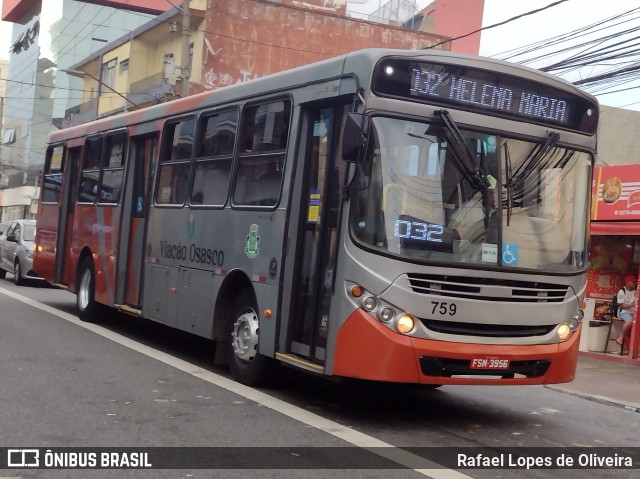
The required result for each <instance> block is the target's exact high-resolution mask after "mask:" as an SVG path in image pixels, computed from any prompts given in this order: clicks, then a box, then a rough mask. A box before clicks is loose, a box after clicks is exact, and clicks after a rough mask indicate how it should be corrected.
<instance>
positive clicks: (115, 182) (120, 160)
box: [98, 133, 127, 204]
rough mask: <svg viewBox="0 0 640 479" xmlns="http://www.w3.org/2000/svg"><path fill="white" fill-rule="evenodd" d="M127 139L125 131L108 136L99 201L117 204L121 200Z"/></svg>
mask: <svg viewBox="0 0 640 479" xmlns="http://www.w3.org/2000/svg"><path fill="white" fill-rule="evenodd" d="M126 141H127V136H126V135H125V134H124V133H118V134H115V135H109V136H107V137H106V142H105V143H106V148H105V156H104V158H103V160H102V183H101V184H100V196H99V198H98V202H99V203H108V204H117V203H118V202H119V201H120V194H121V191H122V181H123V179H124V162H125V144H126Z"/></svg>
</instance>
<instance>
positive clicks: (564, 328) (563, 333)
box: [557, 323, 571, 341]
mask: <svg viewBox="0 0 640 479" xmlns="http://www.w3.org/2000/svg"><path fill="white" fill-rule="evenodd" d="M557 334H558V339H560V341H566V340H567V339H569V336H571V328H570V327H569V325H568V324H567V323H562V324H561V325H560V326H559V327H558V333H557Z"/></svg>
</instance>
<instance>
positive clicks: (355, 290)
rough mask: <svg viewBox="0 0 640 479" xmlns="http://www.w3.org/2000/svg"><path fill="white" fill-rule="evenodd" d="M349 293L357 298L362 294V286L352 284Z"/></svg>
mask: <svg viewBox="0 0 640 479" xmlns="http://www.w3.org/2000/svg"><path fill="white" fill-rule="evenodd" d="M351 295H352V296H353V297H354V298H359V297H360V296H362V287H361V286H359V285H357V284H356V285H354V286H353V287H352V288H351Z"/></svg>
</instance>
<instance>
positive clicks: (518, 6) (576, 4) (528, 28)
mask: <svg viewBox="0 0 640 479" xmlns="http://www.w3.org/2000/svg"><path fill="white" fill-rule="evenodd" d="M414 1H415V3H416V8H417V9H418V10H420V9H422V8H424V7H425V6H427V5H428V4H429V3H431V0H414ZM556 1H557V0H485V2H484V3H485V8H484V15H483V21H482V25H483V27H484V28H486V27H487V26H490V25H493V24H496V23H499V22H502V21H505V20H508V19H510V18H512V17H515V16H517V15H520V14H523V13H526V12H530V11H532V10H535V9H538V8H542V7H545V6H547V5H550V4H552V3H555V2H556ZM385 3H386V1H385V0H355V1H352V0H349V2H348V7H347V8H348V10H349V11H350V12H352V13H354V14H358V13H359V14H361V15H364V14H367V13H371V12H373V11H375V10H377V9H378V8H379V7H380V6H383V5H385ZM1 4H2V0H0V5H1ZM638 6H640V2H638V0H610V1H608V2H602V0H566V1H565V2H564V3H561V4H559V5H556V6H554V7H551V8H549V9H547V10H544V11H541V12H538V13H535V14H532V15H529V16H525V17H523V18H520V19H517V20H514V21H511V22H509V23H507V24H505V25H501V26H498V27H495V28H491V29H487V30H484V31H483V32H482V34H481V41H480V54H481V55H485V56H494V57H498V58H501V56H500V55H499V54H500V53H503V52H504V51H505V50H506V49H511V48H516V47H519V46H525V45H528V44H531V43H533V42H536V41H541V40H544V39H547V38H550V37H552V36H555V35H558V34H562V33H568V32H570V31H573V30H575V29H577V28H580V27H583V26H586V25H589V24H592V23H595V22H598V21H601V20H603V19H605V18H608V17H611V16H613V15H615V14H617V13H622V12H625V11H628V10H631V9H632V8H636V7H638ZM633 25H635V26H638V27H640V19H638V20H636V21H635V23H634V24H633ZM626 27H627V28H628V25H627V26H626ZM620 28H622V27H620ZM11 29H12V24H11V23H6V22H0V45H3V47H1V48H0V59H8V58H9V47H10V46H11ZM547 63H548V62H547ZM529 66H533V67H535V68H540V67H542V66H546V64H545V63H537V64H532V65H529ZM600 68H602V67H600ZM594 72H596V73H597V72H598V67H589V68H581V69H580V70H578V71H576V72H574V73H572V74H570V75H567V76H564V78H566V79H568V80H570V81H575V80H577V79H580V78H584V77H585V76H589V75H592V74H593V73H594ZM624 86H625V87H629V86H636V87H637V88H635V89H632V90H629V91H626V92H621V93H618V94H608V95H599V96H598V99H599V101H600V102H601V103H602V104H603V105H608V106H616V107H624V108H628V109H633V110H639V111H640V80H639V81H638V82H635V83H630V84H628V85H624Z"/></svg>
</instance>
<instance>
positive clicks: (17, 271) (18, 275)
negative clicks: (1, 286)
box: [13, 261, 24, 286]
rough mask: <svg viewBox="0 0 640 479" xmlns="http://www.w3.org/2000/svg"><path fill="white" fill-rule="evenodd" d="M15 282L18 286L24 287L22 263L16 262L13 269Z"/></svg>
mask: <svg viewBox="0 0 640 479" xmlns="http://www.w3.org/2000/svg"><path fill="white" fill-rule="evenodd" d="M13 282H14V283H15V284H16V285H17V286H22V285H23V284H24V278H23V277H22V267H21V266H20V261H16V264H15V266H14V268H13Z"/></svg>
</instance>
